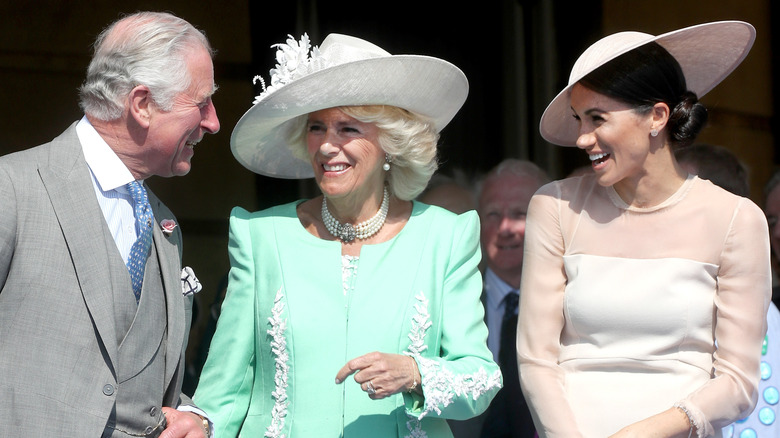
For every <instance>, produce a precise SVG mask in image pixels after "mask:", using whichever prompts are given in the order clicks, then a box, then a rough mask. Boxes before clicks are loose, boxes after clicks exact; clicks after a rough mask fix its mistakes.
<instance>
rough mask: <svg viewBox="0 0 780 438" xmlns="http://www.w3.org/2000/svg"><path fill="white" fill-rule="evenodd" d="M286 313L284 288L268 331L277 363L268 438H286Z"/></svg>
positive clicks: (269, 322) (287, 369)
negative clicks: (284, 315) (284, 317)
mask: <svg viewBox="0 0 780 438" xmlns="http://www.w3.org/2000/svg"><path fill="white" fill-rule="evenodd" d="M283 312H284V294H283V293H282V288H279V290H278V291H277V292H276V297H275V298H274V307H273V309H271V317H270V318H268V324H269V325H270V326H271V328H270V329H269V330H267V332H268V334H269V335H271V338H272V339H271V351H272V352H273V354H274V362H275V363H276V373H275V374H274V383H275V384H276V387H275V388H274V392H272V393H271V396H272V397H273V398H274V401H275V402H274V407H273V409H272V410H271V424H270V425H268V428H266V430H265V437H266V438H285V436H286V435H285V434H284V433H282V430H283V429H284V420H285V417H286V416H287V406H288V405H289V404H290V402H289V401H288V400H287V374H288V372H289V364H288V362H289V359H290V356H289V353H288V352H287V338H286V337H285V336H284V333H285V331H286V330H287V320H286V319H283V318H282V313H283Z"/></svg>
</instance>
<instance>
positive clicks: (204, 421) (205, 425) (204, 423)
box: [193, 412, 211, 438]
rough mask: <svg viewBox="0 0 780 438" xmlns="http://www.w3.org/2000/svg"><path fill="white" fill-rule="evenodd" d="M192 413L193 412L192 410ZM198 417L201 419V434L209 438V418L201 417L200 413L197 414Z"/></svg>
mask: <svg viewBox="0 0 780 438" xmlns="http://www.w3.org/2000/svg"><path fill="white" fill-rule="evenodd" d="M193 414H195V413H194V412H193ZM195 415H198V414H195ZM198 418H200V421H201V423H200V427H202V428H203V434H204V435H206V438H211V425H210V424H209V420H208V419H206V418H204V417H201V416H200V415H198Z"/></svg>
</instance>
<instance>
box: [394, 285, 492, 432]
mask: <svg viewBox="0 0 780 438" xmlns="http://www.w3.org/2000/svg"><path fill="white" fill-rule="evenodd" d="M415 298H417V304H416V305H415V310H416V311H417V312H416V314H415V316H414V317H412V329H411V332H410V333H409V340H410V341H411V343H410V344H409V348H408V350H407V351H406V352H405V354H407V355H409V356H412V357H413V358H415V360H417V363H418V364H419V365H420V374H421V375H422V383H421V384H422V387H423V388H424V393H425V404H424V406H423V411H422V412H421V413H420V415H418V416H413V415H411V414H408V415H409V417H410V419H409V421H407V422H406V427H407V429H409V432H410V433H411V434H410V435H407V436H406V437H405V438H426V437H427V436H428V435H427V434H426V433H425V431H424V430H423V429H422V425H421V420H422V419H423V418H424V417H425V416H426V415H428V414H429V413H430V412H436V414H441V409H442V408H445V407H447V406H449V405H450V403H452V401H453V398H455V397H459V396H462V395H466V394H470V395H471V398H472V399H473V400H476V399H478V398H479V397H480V396H482V395H483V394H485V393H486V392H488V391H489V390H490V389H492V388H500V387H501V371H499V370H496V371H495V372H494V373H493V374H491V375H488V373H487V371H485V369H484V368H483V367H480V368H479V370H478V371H477V372H476V373H474V374H456V373H453V372H452V371H451V370H449V369H447V368H446V366H445V365H443V364H442V363H440V362H438V361H435V360H433V359H428V358H425V357H423V356H422V353H423V352H424V351H425V350H427V349H428V346H427V345H426V344H425V335H426V333H427V331H428V328H429V327H430V326H431V324H432V323H431V315H430V313H428V299H427V298H426V297H425V294H423V293H422V292H420V293H419V294H418V295H417V296H416V297H415Z"/></svg>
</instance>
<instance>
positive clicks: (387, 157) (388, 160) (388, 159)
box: [382, 154, 392, 172]
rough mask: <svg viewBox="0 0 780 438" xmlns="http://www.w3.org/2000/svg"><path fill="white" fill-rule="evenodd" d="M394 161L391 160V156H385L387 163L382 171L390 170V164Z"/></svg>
mask: <svg viewBox="0 0 780 438" xmlns="http://www.w3.org/2000/svg"><path fill="white" fill-rule="evenodd" d="M391 161H392V160H391V159H390V155H388V154H385V163H384V164H383V165H382V169H384V171H385V172H387V171H389V170H390V162H391Z"/></svg>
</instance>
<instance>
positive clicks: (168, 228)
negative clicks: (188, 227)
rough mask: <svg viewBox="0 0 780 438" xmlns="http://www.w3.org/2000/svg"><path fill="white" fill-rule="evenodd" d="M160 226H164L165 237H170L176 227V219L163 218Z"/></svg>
mask: <svg viewBox="0 0 780 438" xmlns="http://www.w3.org/2000/svg"><path fill="white" fill-rule="evenodd" d="M160 228H162V232H163V234H165V237H168V236H170V235H171V233H173V230H174V229H176V221H174V220H172V219H163V220H162V221H160Z"/></svg>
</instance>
